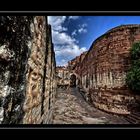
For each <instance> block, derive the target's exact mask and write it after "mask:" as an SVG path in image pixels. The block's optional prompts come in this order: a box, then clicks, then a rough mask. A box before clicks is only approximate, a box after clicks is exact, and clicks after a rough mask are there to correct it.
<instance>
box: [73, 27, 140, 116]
mask: <svg viewBox="0 0 140 140" xmlns="http://www.w3.org/2000/svg"><path fill="white" fill-rule="evenodd" d="M137 41H140V25H124V26H119V27H116V28H114V29H112V30H110V31H108V32H107V33H105V34H104V35H102V36H101V37H99V38H98V39H96V40H95V41H94V42H93V44H92V46H91V48H90V49H89V51H88V53H87V54H86V55H85V57H84V59H83V61H81V62H80V64H77V66H76V67H75V72H76V73H77V75H79V77H77V79H78V80H79V81H80V82H79V86H80V87H82V88H84V90H85V91H86V93H87V94H86V95H87V96H88V97H89V98H90V101H91V102H92V103H93V104H94V105H95V106H96V107H97V108H100V109H102V110H105V111H108V112H112V113H118V114H129V113H130V112H131V111H133V109H135V108H139V106H138V104H139V101H140V99H139V97H138V96H137V95H135V94H134V93H132V92H131V91H129V89H128V87H127V86H126V82H125V77H126V72H127V70H128V69H129V66H130V54H129V52H130V51H129V49H130V48H131V46H132V44H133V43H134V42H137Z"/></svg>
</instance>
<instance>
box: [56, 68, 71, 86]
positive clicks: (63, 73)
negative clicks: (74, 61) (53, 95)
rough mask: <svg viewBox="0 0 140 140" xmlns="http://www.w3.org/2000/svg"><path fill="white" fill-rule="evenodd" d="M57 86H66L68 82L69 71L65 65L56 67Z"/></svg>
mask: <svg viewBox="0 0 140 140" xmlns="http://www.w3.org/2000/svg"><path fill="white" fill-rule="evenodd" d="M56 77H57V86H58V87H61V86H68V85H69V84H70V71H69V69H68V68H67V67H64V66H57V67H56Z"/></svg>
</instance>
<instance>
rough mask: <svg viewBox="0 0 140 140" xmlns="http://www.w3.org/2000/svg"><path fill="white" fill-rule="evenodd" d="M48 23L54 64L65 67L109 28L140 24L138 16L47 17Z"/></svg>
mask: <svg viewBox="0 0 140 140" xmlns="http://www.w3.org/2000/svg"><path fill="white" fill-rule="evenodd" d="M48 22H49V24H51V25H52V37H53V43H54V47H55V54H56V64H57V65H66V64H67V62H68V61H69V60H71V59H73V58H75V57H76V56H78V55H80V54H81V53H82V52H84V51H87V50H88V49H89V48H90V46H91V44H92V42H93V41H94V40H95V39H96V38H98V37H99V36H101V35H102V34H104V33H105V32H107V31H108V30H110V29H111V28H114V27H116V26H119V25H126V24H140V16H49V17H48Z"/></svg>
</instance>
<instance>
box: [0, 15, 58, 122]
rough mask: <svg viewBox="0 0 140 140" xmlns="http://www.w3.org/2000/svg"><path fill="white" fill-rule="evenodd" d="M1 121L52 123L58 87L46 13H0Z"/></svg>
mask: <svg viewBox="0 0 140 140" xmlns="http://www.w3.org/2000/svg"><path fill="white" fill-rule="evenodd" d="M0 34H1V35H0V71H1V73H0V123H4V124H18V123H23V124H39V123H51V119H52V118H51V114H52V105H53V102H54V97H55V96H54V95H55V90H56V83H55V55H54V51H53V44H52V41H51V28H50V26H49V25H48V24H47V17H45V16H1V17H0Z"/></svg>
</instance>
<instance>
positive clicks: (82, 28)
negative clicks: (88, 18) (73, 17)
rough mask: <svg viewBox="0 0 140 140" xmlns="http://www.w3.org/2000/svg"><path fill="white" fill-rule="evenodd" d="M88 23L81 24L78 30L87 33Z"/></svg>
mask: <svg viewBox="0 0 140 140" xmlns="http://www.w3.org/2000/svg"><path fill="white" fill-rule="evenodd" d="M86 27H87V24H85V23H84V24H82V25H79V29H78V32H79V33H80V34H81V33H86V32H87V29H86Z"/></svg>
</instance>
